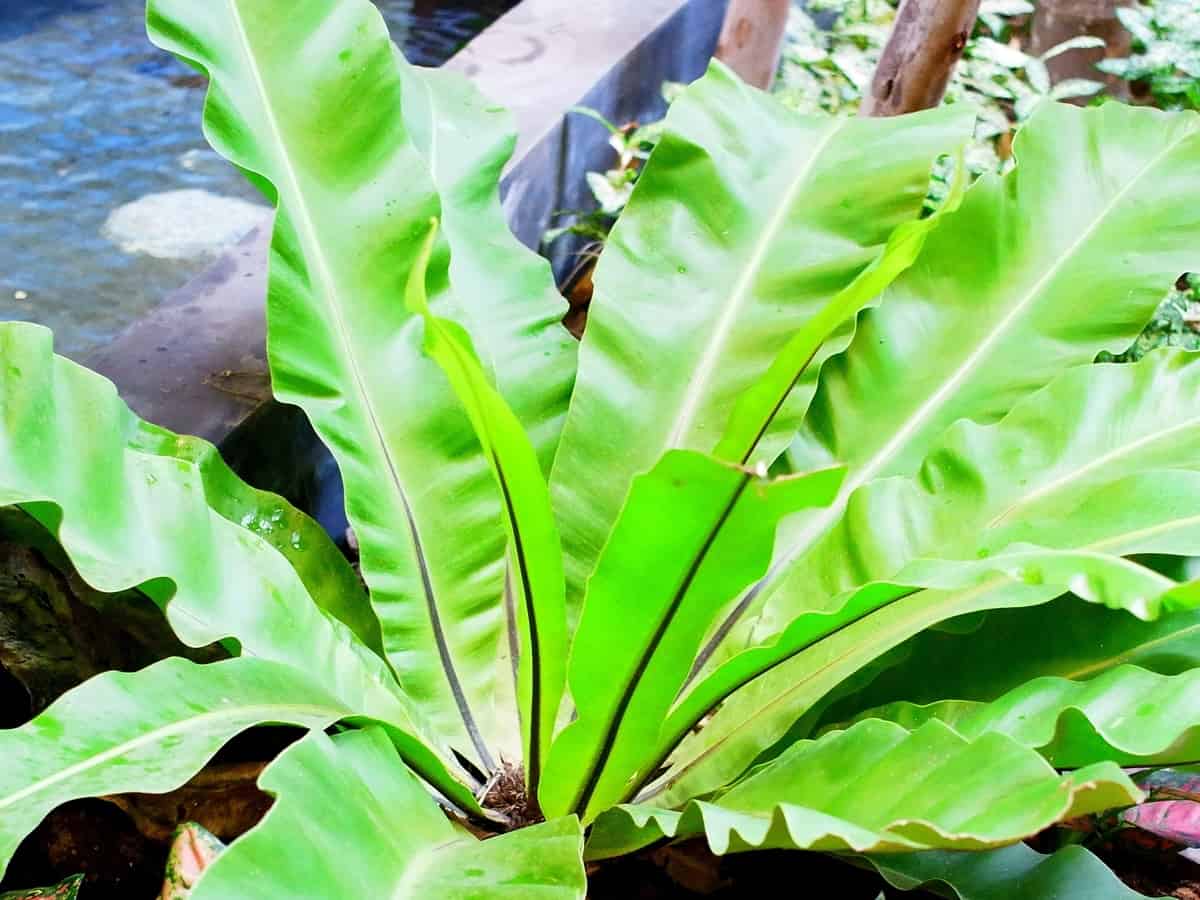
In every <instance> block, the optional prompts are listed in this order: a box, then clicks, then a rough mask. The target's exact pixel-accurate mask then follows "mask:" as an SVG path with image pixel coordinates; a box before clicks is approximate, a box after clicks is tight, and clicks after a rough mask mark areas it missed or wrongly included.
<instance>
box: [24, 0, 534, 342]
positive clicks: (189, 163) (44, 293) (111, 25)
mask: <svg viewBox="0 0 1200 900" xmlns="http://www.w3.org/2000/svg"><path fill="white" fill-rule="evenodd" d="M195 2H198V3H204V2H212V0H195ZM512 5H513V2H512V0H451V2H439V0H380V2H378V6H379V7H380V8H381V9H382V11H383V13H384V16H385V17H386V18H387V20H388V24H389V26H390V27H391V29H392V34H393V36H394V37H395V39H396V40H397V42H398V43H400V44H401V46H402V47H403V48H404V50H405V54H406V55H407V56H408V57H409V59H411V60H413V61H414V62H418V63H421V64H423V65H438V64H440V63H442V62H444V61H445V60H446V59H448V58H449V57H450V56H452V55H453V54H454V52H455V51H457V50H458V48H459V47H461V46H462V44H464V43H465V42H466V41H468V40H469V39H470V38H471V37H472V36H473V35H475V34H476V33H478V32H479V31H480V30H481V29H482V28H483V27H484V26H485V25H487V24H488V23H489V22H491V21H492V20H494V19H495V18H496V17H498V16H499V15H500V14H501V13H502V12H503V11H504V10H505V9H507V8H509V7H511V6H512ZM143 9H144V0H0V319H29V320H33V321H37V322H41V323H43V324H46V325H49V326H51V327H52V328H54V330H55V332H56V335H57V338H56V343H57V346H58V349H59V350H60V351H61V352H64V353H67V354H68V355H72V356H76V357H81V356H85V355H86V354H87V352H88V351H89V350H91V349H93V348H95V347H97V346H100V345H102V344H103V343H105V342H106V341H108V340H110V339H111V338H112V337H113V336H115V335H116V334H118V333H119V332H120V331H121V330H123V329H124V328H125V327H126V326H128V325H129V324H130V323H131V322H132V321H134V320H135V319H136V318H137V317H138V316H139V315H140V314H141V313H143V312H144V311H145V310H147V309H149V308H150V307H152V306H154V305H155V304H156V303H158V302H159V301H160V300H161V299H162V298H163V297H164V295H166V294H167V293H169V292H170V291H171V290H173V289H174V288H176V287H179V286H180V285H181V284H183V283H184V282H185V281H187V280H188V278H190V277H191V276H192V275H194V274H196V273H197V272H199V271H200V270H201V269H203V268H204V267H205V266H206V265H207V264H208V263H209V262H210V261H211V258H212V257H211V253H212V252H215V250H216V249H217V248H218V246H219V245H220V244H221V243H222V242H227V241H228V240H230V239H231V238H232V237H233V236H235V235H236V234H237V233H239V232H241V231H244V230H245V229H246V228H247V227H248V226H249V225H250V224H253V222H254V221H256V218H257V217H258V216H261V215H262V214H263V213H262V211H261V210H260V209H258V208H257V207H258V206H259V205H261V200H260V198H259V197H258V195H257V194H256V192H255V191H254V190H253V189H252V188H251V187H249V186H248V185H247V184H245V183H244V181H243V180H242V178H241V176H240V175H239V174H238V173H237V172H235V171H234V170H233V169H232V168H231V167H230V166H229V165H228V164H226V163H225V162H224V161H223V160H221V159H220V158H218V157H217V156H216V155H215V154H214V153H213V152H212V151H210V150H209V149H208V148H207V146H206V145H205V143H204V139H203V137H202V136H201V133H200V104H201V101H202V99H203V95H204V88H203V85H202V83H201V82H200V79H198V78H197V77H196V76H195V74H194V73H193V72H192V71H191V70H190V69H187V68H186V67H184V66H183V65H182V64H180V63H177V62H175V61H174V60H173V59H171V58H170V57H169V56H167V55H166V54H165V53H163V52H161V51H160V50H158V49H157V48H155V47H154V46H152V45H151V44H150V43H149V42H148V41H147V39H146V36H145V30H144V25H143ZM251 204H253V205H251Z"/></svg>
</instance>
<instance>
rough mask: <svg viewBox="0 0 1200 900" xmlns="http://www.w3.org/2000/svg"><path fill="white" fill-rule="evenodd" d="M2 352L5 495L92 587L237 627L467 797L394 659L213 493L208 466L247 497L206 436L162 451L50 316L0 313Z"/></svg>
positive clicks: (0, 444)
mask: <svg viewBox="0 0 1200 900" xmlns="http://www.w3.org/2000/svg"><path fill="white" fill-rule="evenodd" d="M0 359H3V361H4V367H3V368H2V369H0V423H2V427H0V504H5V505H7V504H14V503H15V504H20V505H21V506H22V508H23V509H25V510H26V511H27V512H29V513H30V514H31V515H33V516H34V517H35V518H37V519H38V520H39V521H40V522H41V524H42V525H44V526H45V527H46V528H47V529H48V530H49V531H50V532H51V533H52V534H53V535H54V536H55V537H56V538H57V540H58V541H59V543H60V544H61V545H62V547H63V549H64V550H65V551H66V553H67V555H68V556H69V557H70V559H71V561H72V563H73V564H74V565H75V568H76V569H77V570H78V572H79V574H80V575H81V576H82V577H83V578H84V579H85V580H86V581H87V582H88V584H90V585H91V586H93V587H95V588H97V589H98V590H101V591H105V592H109V593H113V592H117V591H121V590H125V589H127V588H131V587H140V588H141V589H142V590H143V591H144V592H145V593H147V594H149V595H150V596H151V597H152V598H153V599H155V601H156V602H158V603H159V604H160V605H161V606H164V607H165V610H166V614H167V619H168V621H169V622H170V624H171V626H172V628H173V629H174V630H175V632H176V634H178V635H179V637H180V638H181V639H182V640H183V641H184V642H185V643H188V644H191V645H193V646H203V645H206V644H210V643H212V642H214V641H218V640H222V639H225V638H232V639H234V640H235V641H236V647H237V648H238V649H239V650H240V652H241V653H242V654H244V655H246V656H253V657H257V658H260V659H263V660H271V661H275V662H281V663H286V664H288V665H291V666H293V667H295V668H296V669H297V670H299V671H303V672H307V673H309V674H310V675H311V676H312V677H314V678H316V679H318V680H319V682H320V683H321V684H322V685H323V687H324V689H325V690H327V691H328V692H330V693H331V694H333V695H334V696H336V697H338V698H339V700H340V701H341V702H342V703H343V705H344V706H345V707H346V708H347V710H349V713H348V714H351V715H358V716H367V717H370V718H373V719H378V720H380V721H383V722H388V723H390V724H391V725H394V726H396V728H397V729H399V731H397V732H396V734H397V739H398V740H403V741H404V742H405V743H406V746H407V748H408V749H407V750H406V753H408V754H409V757H410V759H411V760H412V761H413V764H414V765H415V766H417V767H418V768H420V769H421V771H422V772H423V773H426V774H427V777H429V778H431V779H432V780H434V782H435V783H437V784H438V785H439V787H440V789H441V790H443V791H444V792H446V793H447V795H448V796H453V797H454V798H455V800H456V802H460V803H466V804H468V808H471V807H472V806H473V801H472V800H471V795H470V793H469V792H466V791H465V789H464V788H463V787H462V786H461V785H458V784H457V783H456V782H455V780H454V779H453V778H451V776H450V775H449V774H448V772H447V771H446V769H445V767H444V765H443V764H442V763H440V762H438V761H437V757H436V756H435V755H434V754H433V752H432V751H431V750H430V749H429V747H430V745H436V742H433V741H430V742H429V743H428V744H427V743H425V738H424V735H425V727H424V725H423V723H422V718H421V714H420V713H419V712H418V711H417V710H416V708H414V706H413V705H412V704H411V703H410V701H409V700H408V698H407V697H405V696H404V694H403V693H402V692H401V691H400V687H399V685H398V684H397V683H396V680H395V678H394V676H393V675H392V673H391V671H390V670H389V669H388V667H387V664H386V663H385V662H384V661H383V660H382V659H380V658H379V657H378V656H376V655H375V654H374V653H372V652H371V651H370V650H369V649H368V648H367V647H366V646H365V645H364V644H362V643H361V642H360V641H359V640H358V639H357V638H356V637H355V636H354V635H353V634H352V633H351V631H350V629H349V628H348V627H346V626H345V625H343V624H341V623H340V622H338V621H336V620H335V619H333V618H332V617H331V616H329V615H328V614H326V613H325V612H323V611H322V610H321V609H320V608H319V607H318V606H317V605H316V604H315V603H314V602H313V599H312V598H311V597H310V596H309V594H308V592H307V591H306V589H305V584H304V582H303V581H302V579H301V577H300V575H299V574H298V573H297V570H296V569H294V568H293V567H292V566H291V565H290V563H289V560H288V559H287V558H285V557H284V556H283V555H282V554H281V553H280V552H279V551H278V550H276V549H275V548H274V547H273V546H272V545H271V544H270V543H268V541H267V539H266V537H265V536H264V535H263V534H262V531H263V528H262V527H261V525H260V526H259V527H258V528H255V529H252V528H251V527H250V523H247V525H246V526H243V525H242V524H241V523H240V522H239V523H235V522H232V521H230V520H229V519H227V518H225V517H224V516H223V515H221V514H220V512H218V510H217V509H215V508H214V507H213V506H210V505H209V500H208V497H209V495H210V484H211V483H212V482H213V481H214V479H215V480H216V482H215V485H214V486H213V488H212V493H213V494H215V495H217V496H219V497H224V498H226V499H225V500H221V501H219V502H221V503H222V504H227V503H228V502H229V500H228V498H229V497H230V496H232V497H235V498H237V497H239V496H240V497H248V496H251V495H250V494H248V493H246V490H245V489H242V488H238V487H237V485H236V484H235V483H234V482H232V481H229V480H228V479H231V478H232V476H231V475H230V473H229V472H228V470H227V469H225V468H224V467H223V466H220V467H216V466H213V465H212V464H211V462H206V457H207V455H208V453H210V452H211V451H205V452H202V453H199V454H197V453H196V450H197V449H198V448H202V445H200V444H199V443H198V442H195V441H194V439H187V440H185V441H184V442H183V443H182V444H180V445H179V446H180V447H181V450H180V452H179V453H178V455H167V454H165V450H164V447H166V446H167V443H166V442H167V433H166V432H164V431H161V430H159V429H152V430H149V429H148V427H147V426H145V425H144V423H142V422H140V420H138V419H137V417H136V416H134V415H133V414H132V413H131V412H130V411H129V409H128V407H126V406H125V405H124V403H122V402H121V400H120V399H119V398H118V397H117V393H116V389H115V388H114V387H113V386H112V384H111V383H110V382H109V381H107V380H106V379H104V378H102V377H100V376H99V375H96V374H95V373H93V372H89V371H88V370H86V369H84V368H82V367H80V366H77V365H76V364H75V363H72V362H70V361H68V360H66V359H63V358H62V357H57V356H55V355H54V354H53V352H52V349H51V338H50V332H48V331H47V330H46V329H44V328H41V327H39V326H36V325H29V324H25V323H19V322H10V323H5V324H3V325H0ZM148 434H149V435H150V436H152V437H153V438H154V440H153V441H152V442H148V441H147V435H148ZM193 459H198V460H199V463H197V462H193ZM222 508H224V509H226V510H228V509H229V507H228V506H227V505H223V506H222ZM267 509H269V510H272V511H271V512H268V511H267V510H262V511H261V512H260V513H259V515H260V516H263V517H264V518H265V521H266V523H267V524H271V525H274V524H278V523H279V522H280V521H282V520H280V519H278V518H275V516H274V512H273V510H275V509H282V506H280V505H278V504H276V503H274V501H272V505H271V506H269V507H268V508H267ZM291 515H292V516H295V517H298V516H299V515H300V514H299V513H297V512H295V511H294V510H293V511H292V512H291ZM273 519H274V521H273ZM255 521H256V522H258V517H256V520H255ZM314 527H315V526H314ZM327 545H328V542H326V545H322V544H321V543H319V542H314V544H313V545H311V546H310V547H309V548H305V547H304V545H303V544H302V545H301V547H299V548H294V547H293V548H292V550H293V556H302V555H303V554H305V553H312V554H320V553H322V552H324V551H325V550H326V549H328V550H329V551H330V552H335V551H333V548H332V546H327ZM311 577H312V575H311V572H310V578H311ZM334 584H335V585H336V581H335V582H334ZM402 734H403V735H407V737H403V738H401V737H400V735H402Z"/></svg>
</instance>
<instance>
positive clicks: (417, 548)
mask: <svg viewBox="0 0 1200 900" xmlns="http://www.w3.org/2000/svg"><path fill="white" fill-rule="evenodd" d="M227 2H228V4H229V9H230V13H231V15H232V16H233V20H234V24H235V26H236V27H235V29H234V31H235V32H236V33H237V39H238V43H239V44H240V46H241V48H242V53H243V55H244V57H245V59H246V61H247V68H248V69H249V71H250V74H251V77H252V78H253V80H254V88H255V91H256V92H257V94H258V97H259V101H260V104H261V106H262V109H263V114H264V118H265V119H266V123H267V126H268V128H269V129H270V131H271V135H272V137H273V139H274V143H275V145H276V147H277V148H279V150H280V152H279V153H278V154H277V157H278V160H279V162H280V163H281V164H282V169H283V173H284V177H285V178H286V179H287V181H288V183H289V185H290V188H291V193H292V199H293V201H294V208H296V209H297V210H298V211H299V213H300V215H299V216H298V217H294V221H296V222H297V225H298V227H299V229H300V231H301V233H302V235H301V236H302V240H304V241H305V243H306V244H307V245H308V246H309V249H310V251H311V257H312V259H313V261H314V262H315V264H316V268H317V275H318V278H319V280H320V281H321V283H322V285H323V287H324V291H325V294H326V296H327V297H329V298H330V300H331V301H332V302H329V303H327V304H326V307H327V309H328V310H329V312H330V314H331V316H332V318H333V321H334V324H335V326H336V328H337V333H338V338H339V339H340V341H341V344H342V350H343V354H342V355H343V357H344V360H345V362H346V364H347V366H348V368H349V370H350V376H351V378H352V380H353V383H354V387H355V389H356V391H357V393H358V395H359V399H360V403H361V405H362V407H363V409H364V410H365V412H366V416H367V421H368V423H369V425H370V428H371V435H372V437H374V439H375V442H376V444H377V445H378V451H379V454H380V456H382V458H383V460H384V463H385V465H386V467H387V471H388V477H389V479H390V481H391V485H392V488H393V489H394V491H395V494H396V496H397V498H398V499H399V501H400V505H401V507H402V509H403V512H404V518H405V524H406V525H407V526H408V528H409V531H410V533H411V536H412V548H413V555H414V557H415V558H416V563H417V566H418V569H419V572H420V576H421V587H422V590H423V591H424V594H425V603H426V608H427V613H428V616H429V620H430V628H431V630H432V631H433V635H434V642H435V644H436V646H437V651H438V657H439V660H440V662H441V664H442V669H443V672H444V673H445V676H446V681H447V686H448V687H449V689H450V693H451V695H452V696H453V698H454V702H455V705H456V706H457V708H458V711H459V715H460V716H461V717H462V719H463V725H464V727H465V729H466V731H467V734H468V736H469V737H470V739H471V743H472V744H473V746H474V748H475V751H476V752H477V753H478V754H479V755H480V757H481V759H487V758H488V756H489V754H488V752H487V747H486V744H485V743H484V741H483V736H482V734H481V733H480V731H479V727H478V724H477V723H476V721H475V717H474V715H473V714H472V713H471V710H470V705H469V703H468V701H467V697H466V693H465V692H464V690H463V687H462V682H461V681H460V680H459V677H458V673H457V670H456V668H455V666H454V661H453V658H452V657H451V655H450V648H449V645H448V644H447V641H446V635H445V629H444V628H443V626H442V623H441V615H440V613H439V612H438V609H437V599H436V597H435V595H434V592H433V584H432V579H431V576H430V570H429V564H428V559H427V557H426V555H425V551H424V547H423V543H422V540H421V536H420V533H419V531H418V529H417V521H416V516H415V514H414V512H413V509H412V505H411V504H410V503H409V500H408V495H407V494H406V492H405V490H404V487H403V485H402V483H401V481H400V475H399V471H398V469H397V467H396V463H395V460H394V459H393V458H392V454H391V450H390V448H389V447H388V444H387V441H386V439H385V438H384V435H383V428H382V426H381V424H380V420H379V416H378V414H377V413H376V411H375V407H374V405H373V403H372V402H371V397H370V394H369V392H368V391H367V389H366V381H365V379H364V377H363V374H362V370H361V368H360V367H359V365H358V359H357V357H356V355H355V354H354V352H353V344H352V342H351V339H350V329H349V327H348V326H347V324H346V321H345V318H344V317H343V315H342V312H341V304H340V302H339V301H338V300H337V298H338V297H339V292H338V290H337V287H336V284H335V279H334V278H333V273H332V270H331V268H330V265H329V261H328V260H327V259H326V258H325V252H324V248H323V247H322V246H321V242H320V241H319V240H318V239H317V236H316V228H315V226H314V223H313V218H312V213H311V211H310V210H309V208H308V203H307V201H306V200H305V198H304V193H303V191H302V190H301V189H300V180H299V177H298V176H297V174H296V172H295V169H294V168H293V166H292V160H291V156H290V154H289V153H288V152H287V149H286V148H287V146H288V145H287V142H286V141H285V140H284V138H283V130H282V129H281V128H280V126H279V121H278V119H277V118H276V116H275V110H274V108H273V106H272V105H271V101H270V95H269V94H268V93H267V90H266V85H265V83H264V82H263V77H262V73H261V72H260V71H259V68H258V63H257V59H256V57H255V55H254V51H253V47H252V45H251V43H250V37H249V34H248V33H247V31H246V27H245V23H244V22H243V21H242V15H241V11H240V10H239V9H238V5H237V0H227ZM280 205H281V206H282V203H281V204H280ZM292 205H293V204H289V206H292ZM368 552H369V549H368V545H367V544H366V543H364V545H363V556H364V557H366V556H367V554H368ZM364 568H366V567H365V566H364Z"/></svg>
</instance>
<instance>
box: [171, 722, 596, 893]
mask: <svg viewBox="0 0 1200 900" xmlns="http://www.w3.org/2000/svg"><path fill="white" fill-rule="evenodd" d="M259 783H260V785H261V787H262V788H263V789H264V790H266V791H269V792H270V793H272V794H274V795H275V796H276V798H277V799H276V801H275V805H274V806H273V807H272V809H271V811H270V812H269V813H267V816H266V818H265V819H264V820H263V821H262V823H261V824H260V825H259V826H258V827H257V828H255V829H254V830H253V831H251V832H249V833H248V834H246V835H245V836H244V837H242V838H241V839H239V840H238V841H236V842H235V843H234V844H233V845H232V846H230V847H229V848H228V849H227V850H226V851H225V852H224V853H223V854H222V855H221V856H220V857H219V858H218V859H217V860H216V861H215V862H214V863H213V864H212V866H211V867H210V868H209V869H208V871H207V872H206V873H205V874H204V877H203V878H201V880H200V884H199V885H198V886H197V888H196V890H195V891H194V893H193V895H192V896H193V898H194V900H224V898H228V900H234V898H236V900H253V898H263V900H266V898H271V900H275V898H278V897H311V898H314V900H318V898H329V900H335V898H342V897H389V898H393V900H406V898H412V900H418V898H420V900H424V898H431V897H438V898H445V900H472V898H483V897H487V898H493V897H494V898H496V900H509V898H511V900H525V898H546V900H583V897H584V893H585V883H584V871H583V860H582V851H583V834H582V832H581V830H580V827H579V822H578V820H576V819H574V818H566V819H558V820H555V821H551V822H545V823H543V824H540V825H534V826H531V827H529V828H525V829H522V830H520V831H516V832H512V833H510V834H507V835H502V836H500V837H495V838H492V839H490V840H487V841H479V840H477V839H476V838H475V837H473V836H472V835H471V834H469V833H468V832H466V831H465V830H464V829H461V828H460V827H458V826H456V825H455V824H453V823H452V822H451V821H450V820H449V819H448V818H447V817H446V815H445V813H443V812H442V810H441V809H439V808H438V806H437V804H436V803H435V802H434V800H433V798H432V797H430V796H429V794H428V793H427V792H426V790H425V789H424V788H423V787H422V786H421V784H420V783H419V782H418V781H417V780H416V778H414V777H413V775H412V774H411V773H409V772H408V771H407V770H406V769H405V768H404V767H403V765H402V764H401V763H400V760H399V758H398V757H397V756H396V753H395V751H394V750H393V748H392V746H391V744H390V742H389V741H388V740H387V738H386V737H385V736H384V735H383V734H382V733H381V732H379V731H377V730H374V729H366V730H363V731H357V732H349V733H345V734H340V735H336V736H334V737H333V738H328V737H326V736H325V735H323V734H319V733H314V734H311V735H309V736H308V737H307V738H306V739H304V740H303V741H300V742H299V743H297V744H295V745H293V746H292V747H291V748H290V749H289V750H288V751H286V752H285V753H284V754H283V755H282V756H281V757H279V759H278V760H276V761H275V762H274V763H273V764H272V765H271V766H270V767H268V769H267V770H266V771H265V772H264V773H263V775H262V778H261V779H260V781H259Z"/></svg>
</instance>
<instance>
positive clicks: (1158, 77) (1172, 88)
mask: <svg viewBox="0 0 1200 900" xmlns="http://www.w3.org/2000/svg"><path fill="white" fill-rule="evenodd" d="M1117 16H1118V17H1119V18H1120V20H1121V24H1122V25H1124V26H1125V28H1126V29H1127V30H1128V31H1129V34H1130V36H1131V38H1132V42H1133V53H1132V54H1131V55H1130V56H1128V57H1126V58H1125V59H1106V60H1102V61H1101V62H1100V63H1098V65H1097V68H1099V69H1101V70H1102V71H1105V72H1109V73H1111V74H1113V75H1116V76H1117V77H1118V78H1123V79H1125V80H1126V81H1131V82H1134V84H1135V86H1137V87H1139V88H1141V89H1142V92H1144V93H1146V94H1148V95H1149V99H1150V102H1152V103H1153V104H1154V105H1155V106H1157V107H1160V108H1161V109H1200V7H1197V6H1196V4H1195V3H1194V2H1192V0H1154V2H1153V3H1149V4H1141V3H1134V4H1132V5H1131V6H1121V7H1118V9H1117Z"/></svg>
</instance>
